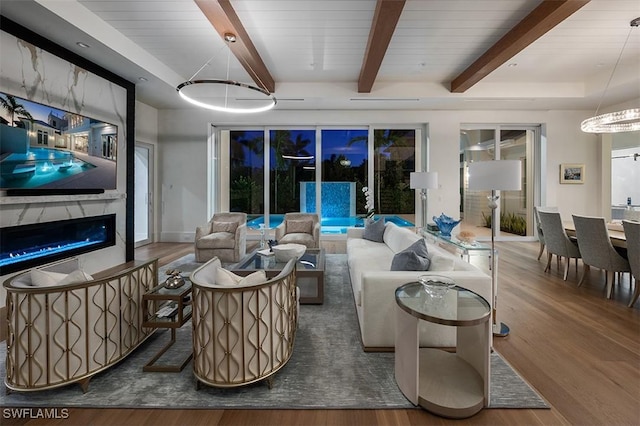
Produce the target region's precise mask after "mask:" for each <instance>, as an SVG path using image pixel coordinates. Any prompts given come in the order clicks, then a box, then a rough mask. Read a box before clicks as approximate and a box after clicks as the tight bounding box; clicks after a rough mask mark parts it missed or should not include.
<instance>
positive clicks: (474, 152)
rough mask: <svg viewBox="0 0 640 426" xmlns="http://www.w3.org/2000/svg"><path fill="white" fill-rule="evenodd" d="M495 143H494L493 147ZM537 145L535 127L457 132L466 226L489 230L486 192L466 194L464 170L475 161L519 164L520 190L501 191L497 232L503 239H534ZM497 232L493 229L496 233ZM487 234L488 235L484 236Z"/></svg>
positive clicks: (473, 128)
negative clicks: (458, 135)
mask: <svg viewBox="0 0 640 426" xmlns="http://www.w3.org/2000/svg"><path fill="white" fill-rule="evenodd" d="M496 141H497V143H496ZM539 144H540V128H539V127H538V126H531V127H528V126H504V125H503V126H493V127H490V126H463V127H462V129H461V130H460V161H461V163H460V171H461V177H462V179H461V180H460V184H461V188H460V191H461V195H462V196H461V205H460V217H461V218H463V223H464V224H465V226H467V227H470V228H472V229H470V230H471V231H473V228H476V230H478V231H479V232H478V235H482V234H483V232H482V229H483V228H486V229H487V230H488V228H489V227H490V224H491V210H490V209H489V207H488V203H487V196H489V195H490V192H489V191H486V192H482V191H467V190H466V188H467V185H468V180H467V167H468V165H469V164H470V163H472V162H474V161H490V160H520V162H521V165H522V185H521V186H522V189H521V190H520V191H501V194H500V202H499V205H498V211H497V214H498V217H499V218H500V228H499V229H500V231H499V232H497V235H501V236H503V237H525V236H533V235H534V223H533V220H532V217H533V216H532V215H533V206H534V203H533V199H534V185H533V182H535V181H536V180H535V176H536V174H537V173H539V172H538V171H536V167H535V165H536V164H539V160H538V159H537V158H536V155H535V153H536V152H539V151H540V150H539V149H537V148H536V146H538V145H539ZM497 229H498V228H496V230H497ZM487 234H488V232H487Z"/></svg>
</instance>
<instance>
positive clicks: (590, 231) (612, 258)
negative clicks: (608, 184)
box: [573, 214, 631, 299]
mask: <svg viewBox="0 0 640 426" xmlns="http://www.w3.org/2000/svg"><path fill="white" fill-rule="evenodd" d="M573 224H574V225H575V227H576V237H577V239H578V247H580V253H581V254H582V264H583V269H582V277H581V278H580V281H579V282H578V286H581V285H582V283H583V282H584V279H585V277H586V275H587V271H588V269H589V266H594V267H596V268H600V269H602V270H604V271H606V273H607V275H606V284H607V298H608V299H610V298H611V291H612V289H613V284H614V280H615V272H631V267H630V266H629V261H628V260H627V259H625V258H624V257H622V256H621V255H620V254H619V253H618V252H617V251H616V250H615V249H614V248H613V244H611V239H610V238H609V232H608V231H607V224H606V223H605V220H604V218H603V217H589V216H579V215H575V214H574V215H573Z"/></svg>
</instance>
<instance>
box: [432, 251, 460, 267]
mask: <svg viewBox="0 0 640 426" xmlns="http://www.w3.org/2000/svg"><path fill="white" fill-rule="evenodd" d="M430 260H431V265H430V266H429V270H430V271H453V268H454V266H455V261H454V260H453V258H451V257H448V256H442V255H439V254H434V255H433V256H431V257H430Z"/></svg>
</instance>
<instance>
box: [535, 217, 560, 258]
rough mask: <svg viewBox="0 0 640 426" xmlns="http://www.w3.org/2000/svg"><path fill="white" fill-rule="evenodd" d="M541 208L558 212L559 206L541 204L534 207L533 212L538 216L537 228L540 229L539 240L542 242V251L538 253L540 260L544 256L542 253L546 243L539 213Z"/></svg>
mask: <svg viewBox="0 0 640 426" xmlns="http://www.w3.org/2000/svg"><path fill="white" fill-rule="evenodd" d="M540 210H544V211H549V212H557V211H558V208H557V207H541V206H534V207H533V214H534V216H535V218H536V229H537V231H538V242H540V252H539V253H538V260H540V258H541V257H542V253H544V248H545V245H546V243H545V239H544V232H542V226H541V225H540V215H539V214H538V212H539V211H540Z"/></svg>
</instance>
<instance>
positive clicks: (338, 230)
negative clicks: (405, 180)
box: [247, 214, 415, 234]
mask: <svg viewBox="0 0 640 426" xmlns="http://www.w3.org/2000/svg"><path fill="white" fill-rule="evenodd" d="M380 217H384V221H385V222H393V223H395V224H396V225H398V226H415V225H414V224H413V223H411V222H409V221H408V220H405V219H403V218H401V217H399V216H393V215H389V216H384V215H383V216H376V217H375V218H376V219H378V218H380ZM283 218H284V215H282V214H272V215H269V227H270V228H275V227H276V226H278V225H280V224H281V223H282V220H283ZM262 223H264V216H258V217H255V218H253V219H250V220H249V221H248V222H247V227H249V228H251V229H259V228H260V224H262ZM362 226H364V219H363V218H361V217H323V218H322V220H321V228H320V230H321V232H322V233H323V234H346V233H347V228H353V227H362Z"/></svg>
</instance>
